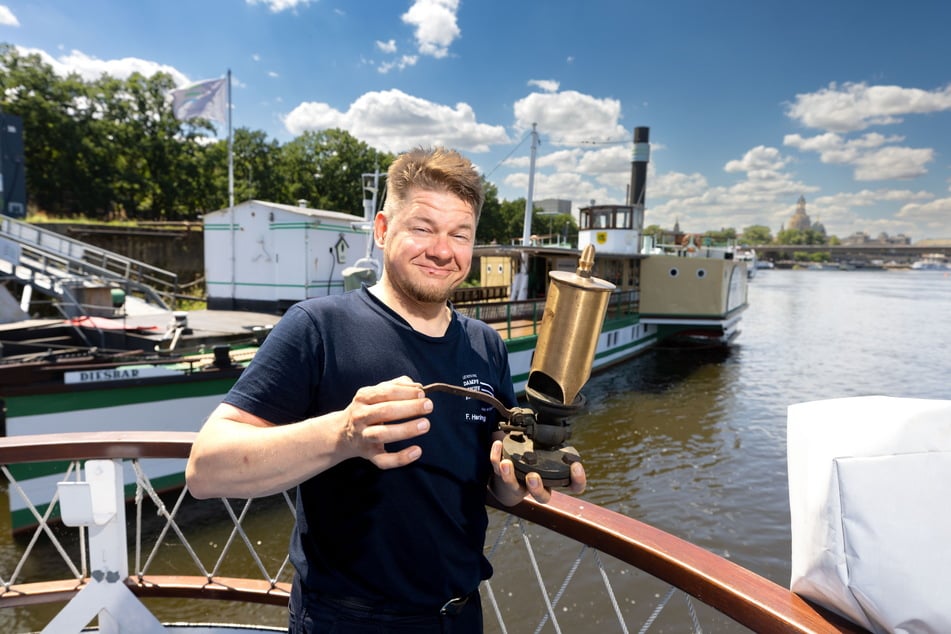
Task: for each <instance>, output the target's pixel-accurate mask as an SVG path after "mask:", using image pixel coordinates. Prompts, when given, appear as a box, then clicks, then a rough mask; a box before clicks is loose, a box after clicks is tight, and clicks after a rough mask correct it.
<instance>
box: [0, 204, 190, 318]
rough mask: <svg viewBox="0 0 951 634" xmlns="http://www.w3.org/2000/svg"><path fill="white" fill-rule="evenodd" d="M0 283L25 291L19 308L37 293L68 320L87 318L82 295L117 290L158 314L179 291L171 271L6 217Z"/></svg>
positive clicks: (1, 228) (0, 231)
mask: <svg viewBox="0 0 951 634" xmlns="http://www.w3.org/2000/svg"><path fill="white" fill-rule="evenodd" d="M0 277H6V278H8V279H10V278H15V279H17V280H18V281H19V282H21V283H22V284H24V285H25V287H27V288H25V289H24V298H23V301H22V302H21V305H22V303H26V304H27V305H28V304H29V297H30V296H31V294H32V291H33V290H36V291H38V292H41V293H43V294H45V295H48V296H50V297H53V298H54V299H56V300H58V301H59V302H60V306H59V308H60V310H61V311H62V312H63V313H64V315H65V316H66V317H76V316H80V315H84V314H87V313H88V310H87V306H86V305H85V303H84V295H85V292H84V290H81V289H96V288H99V289H109V290H110V291H111V290H112V289H116V290H121V291H122V292H123V293H124V295H125V296H127V297H134V298H138V299H139V300H141V302H144V303H145V304H147V305H150V306H152V307H154V308H155V309H157V310H162V311H168V310H170V309H169V306H168V303H167V302H168V301H171V300H173V298H174V297H175V295H176V294H177V293H178V290H179V285H178V275H177V274H175V273H172V272H171V271H166V270H164V269H160V268H158V267H155V266H151V265H149V264H145V263H144V262H140V261H138V260H134V259H132V258H129V257H126V256H124V255H120V254H118V253H114V252H112V251H108V250H106V249H102V248H100V247H96V246H93V245H91V244H87V243H85V242H81V241H79V240H75V239H73V238H69V237H66V236H63V235H60V234H58V233H56V232H54V231H49V230H47V229H43V228H41V227H37V226H35V225H32V224H29V223H27V222H23V221H20V220H16V219H14V218H10V217H7V216H0ZM97 305H98V304H97ZM24 310H26V308H24Z"/></svg>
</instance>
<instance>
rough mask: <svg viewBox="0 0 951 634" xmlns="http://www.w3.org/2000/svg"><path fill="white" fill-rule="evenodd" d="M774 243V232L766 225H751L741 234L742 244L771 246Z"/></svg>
mask: <svg viewBox="0 0 951 634" xmlns="http://www.w3.org/2000/svg"><path fill="white" fill-rule="evenodd" d="M772 241H773V232H772V231H770V230H769V227H767V226H766V225H751V226H749V227H744V228H743V233H741V234H740V242H742V243H743V244H750V245H754V246H758V245H761V244H770V243H772Z"/></svg>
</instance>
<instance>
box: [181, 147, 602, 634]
mask: <svg viewBox="0 0 951 634" xmlns="http://www.w3.org/2000/svg"><path fill="white" fill-rule="evenodd" d="M387 187H388V196H387V201H386V204H385V206H384V209H383V211H381V212H380V213H378V214H377V216H376V218H375V220H374V240H375V242H376V244H377V246H379V247H380V249H381V250H382V252H383V275H382V277H381V279H380V281H379V283H377V284H375V285H373V286H371V287H363V288H362V289H360V290H356V291H352V292H350V293H346V294H344V295H337V296H329V297H323V298H319V299H311V300H306V301H303V302H300V303H299V304H297V305H295V306H294V307H292V308H291V309H290V310H289V311H288V312H287V314H286V315H284V317H283V318H282V319H281V321H280V322H279V323H278V325H277V326H276V327H275V328H274V330H273V331H272V333H271V334H270V335H269V336H268V337H267V339H266V340H265V342H264V343H263V344H262V346H261V348H260V350H259V351H258V352H257V354H256V355H255V358H254V360H253V361H252V363H251V364H250V366H249V367H248V369H247V370H245V372H244V373H243V374H242V376H241V378H240V379H239V380H238V382H237V383H236V384H235V385H234V387H233V388H232V390H231V391H230V392H229V393H228V395H227V396H226V397H225V399H224V402H223V403H222V404H221V405H219V406H218V408H217V409H215V411H214V412H213V413H212V414H211V416H210V417H209V418H208V420H207V421H206V422H205V424H204V426H203V427H202V430H201V432H200V433H199V435H198V437H197V439H196V440H195V443H194V446H193V448H192V453H191V457H190V458H189V461H188V466H187V468H186V476H187V481H188V486H189V489H190V490H191V492H192V494H193V495H195V496H196V497H199V498H207V497H255V496H261V495H267V494H271V493H276V492H279V491H283V490H285V489H288V488H291V487H294V486H297V487H298V495H297V523H296V526H295V529H294V533H293V534H292V537H291V546H290V554H291V560H292V562H293V564H294V566H295V570H296V574H295V576H294V583H293V587H292V592H291V601H290V619H289V621H290V628H289V631H290V632H293V633H304V632H317V631H327V630H330V629H331V628H334V629H333V631H335V632H365V631H383V632H427V631H431V632H473V633H475V632H481V631H482V609H481V603H480V601H479V597H478V587H479V583H480V582H481V581H482V580H483V579H486V578H488V577H489V576H490V575H491V573H492V569H491V566H490V565H489V562H488V561H487V560H486V559H485V557H484V556H483V554H482V550H483V544H484V539H485V531H486V524H487V516H486V511H485V492H486V487H487V486H488V488H489V490H490V491H491V492H492V494H493V495H494V496H495V497H496V498H497V499H498V500H499V501H500V502H501V503H502V504H505V505H512V504H516V503H518V502H519V501H520V500H521V499H522V498H523V497H524V496H525V495H526V494H530V495H532V496H533V497H534V498H535V499H536V500H538V501H540V502H547V501H548V500H549V499H550V495H551V494H550V492H549V491H548V490H547V489H546V488H545V487H544V486H543V484H542V481H541V478H540V477H538V474H529V475H528V476H527V477H526V478H525V484H524V485H521V484H520V483H519V482H518V480H517V479H516V477H515V471H514V469H513V465H512V463H511V461H510V460H507V459H506V460H503V459H502V446H501V432H499V431H498V422H499V421H498V413H497V412H496V410H495V409H494V408H492V407H491V406H489V405H487V404H486V402H485V401H483V400H480V399H473V398H465V397H461V396H457V395H451V394H444V393H439V394H433V395H431V396H427V395H426V393H425V392H424V391H423V389H422V387H423V386H424V385H427V384H429V383H437V382H438V383H450V384H453V385H458V386H462V387H468V388H470V389H476V390H479V391H482V392H484V393H486V394H489V395H491V396H493V397H495V398H496V399H498V400H499V401H501V402H502V403H503V404H505V405H506V406H508V407H512V406H515V405H516V400H515V394H514V389H513V387H512V378H511V374H510V370H509V364H508V356H507V353H506V349H505V345H504V343H503V342H502V339H501V337H500V336H499V335H498V333H497V332H495V330H493V329H492V328H490V327H489V326H487V325H486V324H485V323H483V322H481V321H477V320H473V319H469V318H467V317H465V316H463V315H460V314H459V313H457V312H456V311H454V310H453V309H452V306H451V305H450V304H449V297H450V295H451V293H452V290H453V289H454V288H456V287H457V286H458V285H459V284H460V283H461V282H462V281H463V280H464V279H465V278H466V276H467V275H468V273H469V267H470V264H471V261H472V248H473V243H474V241H475V232H476V225H477V223H478V219H479V213H480V211H481V208H482V202H483V192H482V179H481V177H480V176H479V174H478V173H477V172H476V170H475V169H474V168H473V166H472V164H471V163H470V162H469V161H468V160H467V159H465V158H464V157H462V156H461V155H460V154H458V153H457V152H455V151H451V150H445V149H443V148H436V149H433V150H423V149H417V150H414V151H412V152H409V153H406V154H403V155H401V156H400V157H398V158H397V159H396V161H395V162H394V163H393V165H392V166H391V167H390V169H389V171H388V184H387ZM584 486H585V474H584V469H583V468H582V466H581V464H580V463H576V464H573V465H572V466H571V485H570V487H569V490H570V491H572V492H574V493H580V492H581V491H583V490H584Z"/></svg>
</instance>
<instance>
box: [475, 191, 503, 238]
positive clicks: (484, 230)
mask: <svg viewBox="0 0 951 634" xmlns="http://www.w3.org/2000/svg"><path fill="white" fill-rule="evenodd" d="M482 190H483V192H484V194H485V202H484V203H483V204H482V214H481V215H480V216H479V226H478V227H477V228H476V244H490V243H492V242H495V243H496V244H499V243H502V244H504V239H505V226H506V218H505V217H504V216H503V214H502V204H501V203H500V202H499V189H498V188H497V187H496V186H495V185H493V184H492V183H490V182H489V181H487V180H485V178H484V177H483V178H482Z"/></svg>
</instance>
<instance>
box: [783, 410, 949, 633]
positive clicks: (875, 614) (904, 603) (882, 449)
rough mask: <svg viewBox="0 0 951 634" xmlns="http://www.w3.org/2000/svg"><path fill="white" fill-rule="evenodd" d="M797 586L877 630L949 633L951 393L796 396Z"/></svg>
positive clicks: (791, 459) (792, 424) (792, 488)
mask: <svg viewBox="0 0 951 634" xmlns="http://www.w3.org/2000/svg"><path fill="white" fill-rule="evenodd" d="M787 443H788V444H787V452H788V453H787V458H788V469H789V504H790V521H791V529H792V575H791V580H790V589H792V590H793V591H794V592H796V593H798V594H800V595H801V596H803V597H805V598H807V599H810V600H812V601H814V602H816V603H818V604H820V605H823V606H825V607H828V608H830V609H832V610H834V611H835V612H838V613H839V614H841V615H843V616H845V617H846V618H848V619H850V620H852V621H854V622H855V623H858V624H859V625H862V626H863V627H866V628H868V629H870V630H872V631H874V632H908V633H911V632H915V633H918V632H951V598H949V596H951V595H949V588H951V401H939V400H922V399H905V398H890V397H883V396H869V397H858V398H843V399H832V400H826V401H814V402H810V403H800V404H796V405H792V406H790V407H789V410H788V419H787Z"/></svg>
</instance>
